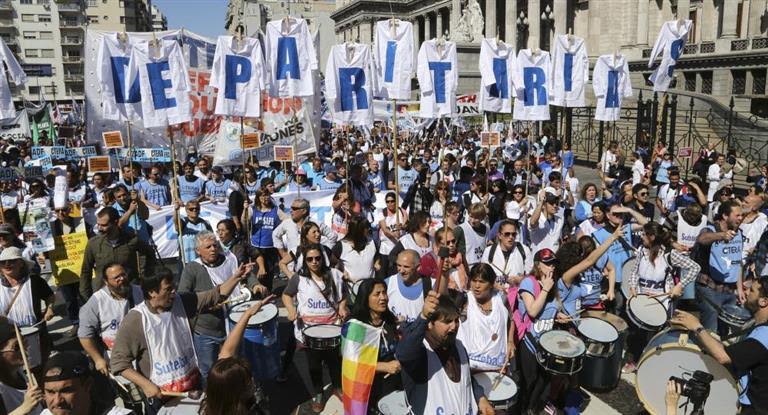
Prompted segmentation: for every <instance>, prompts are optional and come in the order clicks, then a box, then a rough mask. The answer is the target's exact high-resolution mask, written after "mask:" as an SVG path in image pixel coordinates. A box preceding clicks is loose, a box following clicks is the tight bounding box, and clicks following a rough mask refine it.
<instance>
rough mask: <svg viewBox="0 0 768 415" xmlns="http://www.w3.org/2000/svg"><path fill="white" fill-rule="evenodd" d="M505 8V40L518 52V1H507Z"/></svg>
mask: <svg viewBox="0 0 768 415" xmlns="http://www.w3.org/2000/svg"><path fill="white" fill-rule="evenodd" d="M504 7H505V10H504V14H505V16H504V37H505V38H506V39H504V40H505V41H506V42H507V43H509V44H510V45H512V47H513V48H515V50H517V15H518V12H517V0H507V1H506V3H505V5H504Z"/></svg>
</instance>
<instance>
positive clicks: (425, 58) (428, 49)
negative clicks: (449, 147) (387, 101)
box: [416, 39, 459, 118]
mask: <svg viewBox="0 0 768 415" xmlns="http://www.w3.org/2000/svg"><path fill="white" fill-rule="evenodd" d="M440 42H441V41H438V40H435V39H432V40H428V41H426V42H424V43H422V44H421V48H420V49H419V56H418V59H417V60H418V68H417V70H416V76H417V77H418V79H419V86H420V87H421V102H420V105H421V110H420V115H421V117H422V118H440V117H442V116H444V115H445V116H450V115H451V114H453V113H455V112H456V88H457V87H458V85H459V68H458V61H457V57H456V43H455V42H447V41H446V42H442V44H439V43H440Z"/></svg>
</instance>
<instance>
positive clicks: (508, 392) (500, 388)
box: [472, 372, 517, 413]
mask: <svg viewBox="0 0 768 415" xmlns="http://www.w3.org/2000/svg"><path fill="white" fill-rule="evenodd" d="M472 377H473V378H474V379H475V381H476V382H477V384H478V385H480V386H481V387H482V388H483V391H484V392H485V397H486V398H488V401H489V402H490V403H491V406H492V407H493V409H495V410H496V411H500V412H502V413H506V412H505V411H507V410H509V409H511V408H512V407H513V406H514V405H515V403H516V402H517V384H516V383H515V381H514V380H512V378H511V377H509V376H505V375H502V374H501V373H499V372H480V373H477V374H475V375H474V376H472ZM499 378H501V379H499ZM494 385H495V387H494ZM492 387H493V389H491V388H492Z"/></svg>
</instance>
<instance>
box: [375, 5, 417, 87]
mask: <svg viewBox="0 0 768 415" xmlns="http://www.w3.org/2000/svg"><path fill="white" fill-rule="evenodd" d="M373 53H374V60H375V63H376V78H377V79H378V86H377V92H376V96H377V97H380V98H382V99H411V73H412V72H413V25H412V24H411V23H410V22H406V21H403V20H399V19H396V20H395V25H394V27H393V26H392V20H391V19H390V20H381V21H378V22H376V44H375V45H374V49H373Z"/></svg>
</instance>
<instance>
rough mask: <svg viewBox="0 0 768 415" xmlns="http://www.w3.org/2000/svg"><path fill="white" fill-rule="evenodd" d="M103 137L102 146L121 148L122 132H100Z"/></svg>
mask: <svg viewBox="0 0 768 415" xmlns="http://www.w3.org/2000/svg"><path fill="white" fill-rule="evenodd" d="M101 137H102V138H103V139H104V148H123V147H125V144H123V133H122V132H120V131H104V132H103V133H101Z"/></svg>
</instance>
